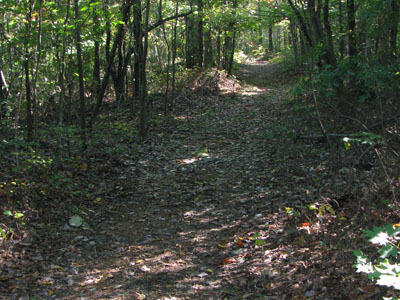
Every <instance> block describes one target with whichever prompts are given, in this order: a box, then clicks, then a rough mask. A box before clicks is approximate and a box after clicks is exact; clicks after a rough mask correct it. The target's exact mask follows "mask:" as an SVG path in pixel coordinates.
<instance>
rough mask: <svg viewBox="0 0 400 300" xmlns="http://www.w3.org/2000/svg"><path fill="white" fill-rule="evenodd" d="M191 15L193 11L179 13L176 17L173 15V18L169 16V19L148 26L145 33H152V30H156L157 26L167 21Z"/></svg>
mask: <svg viewBox="0 0 400 300" xmlns="http://www.w3.org/2000/svg"><path fill="white" fill-rule="evenodd" d="M192 13H193V11H192V10H191V11H188V12H185V13H181V14H178V15H175V16H171V17H168V18H165V19H162V20H158V21H157V22H155V23H154V24H152V25H150V26H149V27H148V28H147V32H150V31H152V30H153V29H155V28H157V27H158V26H161V25H162V24H163V23H165V22H167V21H170V20H174V19H178V18H182V17H186V16H188V15H190V14H192Z"/></svg>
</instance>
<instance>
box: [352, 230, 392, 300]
mask: <svg viewBox="0 0 400 300" xmlns="http://www.w3.org/2000/svg"><path fill="white" fill-rule="evenodd" d="M364 233H365V235H366V237H367V238H368V241H369V242H371V243H373V244H376V245H380V246H381V248H380V249H379V250H378V253H379V257H378V258H377V259H376V260H374V261H371V259H370V258H369V257H368V256H367V255H366V254H364V253H363V252H362V251H361V250H355V251H354V255H355V256H356V258H357V263H356V264H355V265H354V268H356V269H357V272H358V273H366V274H368V277H369V278H370V279H371V280H376V283H377V284H379V285H382V286H387V287H392V288H394V289H396V290H400V264H399V261H398V254H399V243H398V242H397V240H398V239H399V238H398V235H399V234H400V228H399V226H398V224H396V225H392V224H387V225H386V226H385V227H374V228H373V230H372V231H371V230H365V231H364ZM384 299H386V300H398V299H399V298H398V297H389V298H384Z"/></svg>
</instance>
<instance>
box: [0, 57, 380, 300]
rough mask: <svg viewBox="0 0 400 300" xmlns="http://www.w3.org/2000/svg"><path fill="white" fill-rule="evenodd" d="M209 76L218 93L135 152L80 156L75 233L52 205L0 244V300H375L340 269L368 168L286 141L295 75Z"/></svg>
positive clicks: (316, 146) (186, 100)
mask: <svg viewBox="0 0 400 300" xmlns="http://www.w3.org/2000/svg"><path fill="white" fill-rule="evenodd" d="M218 74H219V75H218ZM215 76H216V77H218V76H220V77H218V80H219V81H218V89H219V90H218V91H210V92H209V93H207V91H206V89H207V86H200V87H197V89H196V88H195V87H194V91H193V94H192V95H181V96H180V97H178V98H177V99H176V101H175V107H177V108H178V109H177V110H176V111H174V112H173V114H172V115H171V116H170V117H168V118H165V119H163V123H161V124H158V125H157V126H155V129H154V130H153V131H152V132H151V137H149V140H148V141H147V142H146V143H145V144H144V145H142V146H139V145H135V146H133V147H132V148H130V149H131V152H127V153H125V154H124V155H120V156H119V157H109V158H107V161H105V160H106V159H104V158H102V157H99V158H97V159H98V160H99V162H101V163H99V164H97V162H96V158H95V157H93V158H92V161H91V162H90V163H88V165H87V168H88V170H85V171H86V172H82V173H84V175H82V174H80V176H85V178H86V179H88V180H92V182H93V185H94V186H96V187H98V189H99V190H101V191H102V193H99V194H98V195H96V196H95V197H94V200H93V203H86V204H85V203H82V204H81V205H80V206H79V210H80V211H78V212H77V214H79V215H80V216H81V217H83V219H84V220H85V222H86V223H85V224H84V225H82V226H80V227H73V226H70V225H69V224H68V219H69V218H70V217H71V214H70V212H69V209H68V208H67V207H66V208H65V209H64V210H63V203H62V202H61V203H59V202H58V203H57V204H53V205H54V207H51V204H49V209H48V210H41V211H38V213H37V215H36V216H32V217H31V223H30V224H31V225H30V227H29V228H27V229H26V230H25V233H26V235H25V236H21V237H20V238H19V239H16V240H15V241H8V242H4V243H3V250H2V251H3V252H2V273H1V278H0V299H66V300H68V299H87V300H89V299H149V300H153V299H207V300H209V299H214V300H217V299H324V300H325V299H372V298H373V299H379V298H380V293H381V292H382V291H381V290H380V289H378V288H375V287H374V286H371V285H370V284H369V282H368V280H366V279H365V278H364V277H363V276H362V275H358V274H356V273H355V272H354V269H353V268H352V265H353V264H354V260H355V259H354V256H353V254H352V251H353V250H354V247H358V245H359V244H357V243H360V242H362V239H363V238H362V236H361V231H362V228H359V226H358V223H357V222H356V221H354V220H355V219H357V218H358V217H359V216H360V215H363V214H364V213H365V211H368V208H365V207H363V205H362V204H361V201H362V200H363V198H364V197H365V196H366V195H367V194H368V191H367V190H366V188H365V186H366V183H367V181H368V180H367V179H368V177H369V176H370V173H369V172H370V170H355V171H354V172H355V173H354V174H353V173H352V174H349V172H348V169H347V168H346V167H347V166H348V161H346V156H345V154H343V151H342V150H338V149H339V146H338V147H337V148H329V147H328V145H326V144H321V143H319V142H318V141H316V140H315V141H314V140H299V141H297V142H296V141H294V140H293V139H291V138H290V132H292V130H296V129H298V128H299V127H301V128H304V127H306V126H307V124H304V123H298V122H300V121H299V117H298V115H296V114H295V113H294V112H293V111H292V110H291V109H290V107H288V106H287V104H285V103H284V99H285V95H286V92H287V90H288V88H289V87H290V86H291V85H292V84H293V82H294V81H295V77H293V76H289V74H287V73H285V72H284V71H283V69H282V67H281V66H279V65H276V64H272V63H269V62H254V63H249V64H243V65H240V69H239V72H238V74H237V78H238V79H240V80H241V82H240V81H237V80H234V79H227V78H224V77H223V76H222V75H221V74H220V73H218V72H216V73H215ZM316 130H318V129H316ZM85 168H86V167H85ZM349 180H351V183H349ZM96 199H98V201H97V200H96ZM66 200H67V199H66ZM338 202H339V203H338ZM66 203H67V201H66ZM308 203H319V204H320V207H321V206H323V205H325V204H328V203H329V205H330V206H331V207H333V209H334V210H335V214H333V213H329V212H326V213H322V214H319V215H318V214H317V213H315V212H314V211H309V210H307V209H304V205H306V204H308ZM333 203H336V204H335V205H336V206H334V204H333ZM65 205H66V206H67V204H65ZM35 218H36V219H35ZM366 218H367V219H365V220H366V221H368V222H369V223H370V224H374V223H375V222H379V220H377V219H376V215H371V216H370V219H368V218H369V217H368V216H367V217H366ZM363 220H364V219H363ZM350 245H355V246H354V247H353V246H350Z"/></svg>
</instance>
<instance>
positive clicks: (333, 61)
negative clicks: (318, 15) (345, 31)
mask: <svg viewBox="0 0 400 300" xmlns="http://www.w3.org/2000/svg"><path fill="white" fill-rule="evenodd" d="M324 27H325V31H326V42H327V44H328V45H327V59H328V63H329V64H330V65H331V66H334V67H336V65H337V61H336V56H335V52H334V49H333V41H332V29H331V24H330V22H329V0H325V2H324Z"/></svg>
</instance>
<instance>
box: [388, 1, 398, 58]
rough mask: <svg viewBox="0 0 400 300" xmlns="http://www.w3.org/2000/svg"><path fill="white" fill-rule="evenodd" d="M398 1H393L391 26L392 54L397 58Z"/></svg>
mask: <svg viewBox="0 0 400 300" xmlns="http://www.w3.org/2000/svg"><path fill="white" fill-rule="evenodd" d="M399 7H400V4H399V2H398V0H391V24H390V52H391V55H392V56H393V57H396V56H397V33H398V28H399Z"/></svg>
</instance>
